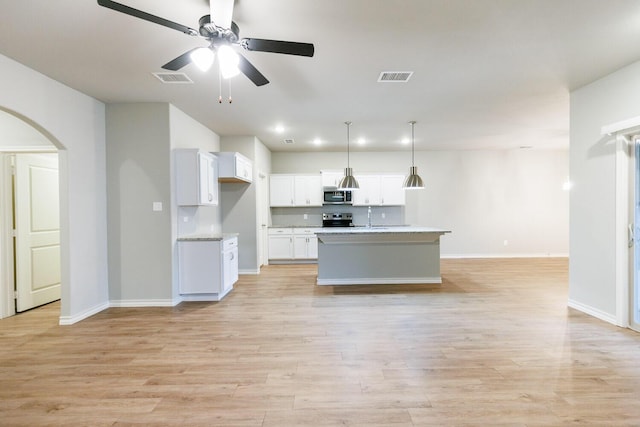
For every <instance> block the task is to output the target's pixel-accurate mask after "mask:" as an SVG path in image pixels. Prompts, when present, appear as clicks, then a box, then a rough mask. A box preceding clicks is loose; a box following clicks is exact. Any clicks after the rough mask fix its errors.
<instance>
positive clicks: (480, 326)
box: [0, 259, 640, 427]
mask: <svg viewBox="0 0 640 427" xmlns="http://www.w3.org/2000/svg"><path fill="white" fill-rule="evenodd" d="M442 273H443V278H444V284H443V285H442V286H439V285H406V286H381V285H376V286H357V287H356V286H354V287H318V286H315V284H314V283H315V276H316V267H315V266H313V265H311V266H269V267H266V268H264V269H263V272H262V274H260V275H259V276H242V277H241V279H240V281H239V282H238V283H237V285H236V289H235V290H234V291H233V292H232V293H231V294H230V295H229V296H228V297H227V298H226V299H225V300H223V301H222V302H220V303H183V304H180V305H179V306H177V307H174V308H136V309H132V308H113V309H109V310H106V311H104V312H102V313H99V314H97V315H95V316H93V317H91V318H89V319H87V320H84V321H82V322H80V323H78V324H76V325H72V326H58V325H57V320H58V314H59V306H58V305H57V304H52V305H49V306H46V307H43V308H40V309H37V310H34V311H31V312H27V313H24V314H21V315H18V316H14V317H12V318H8V319H4V320H1V321H0V381H1V383H0V384H1V386H0V425H2V426H42V425H48V426H49V425H51V426H63V425H64V426H81V425H82V426H113V425H116V426H126V425H175V426H177V425H180V426H278V427H283V426H456V425H457V426H559V425H595V426H623V425H625V426H626V425H628V426H638V425H640V334H637V333H635V332H632V331H629V330H625V329H620V328H617V327H614V326H612V325H609V324H607V323H604V322H602V321H599V320H597V319H593V318H590V317H588V316H586V315H583V314H581V313H579V312H576V311H573V310H571V309H568V308H567V282H568V277H567V276H568V275H567V260H566V259H540V260H517V259H516V260H514V259H508V260H444V261H443V262H442Z"/></svg>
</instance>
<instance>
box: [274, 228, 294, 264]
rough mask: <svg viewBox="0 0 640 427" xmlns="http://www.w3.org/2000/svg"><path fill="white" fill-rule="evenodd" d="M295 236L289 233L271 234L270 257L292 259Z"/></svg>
mask: <svg viewBox="0 0 640 427" xmlns="http://www.w3.org/2000/svg"><path fill="white" fill-rule="evenodd" d="M292 258H293V237H292V236H291V235H290V234H289V235H271V236H269V259H292Z"/></svg>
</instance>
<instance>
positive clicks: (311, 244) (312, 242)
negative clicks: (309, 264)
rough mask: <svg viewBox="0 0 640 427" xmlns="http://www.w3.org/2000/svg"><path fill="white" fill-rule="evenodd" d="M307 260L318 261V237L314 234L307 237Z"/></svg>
mask: <svg viewBox="0 0 640 427" xmlns="http://www.w3.org/2000/svg"><path fill="white" fill-rule="evenodd" d="M308 239H309V240H308V242H307V258H309V259H318V237H317V236H316V235H315V234H314V235H313V236H309V237H308Z"/></svg>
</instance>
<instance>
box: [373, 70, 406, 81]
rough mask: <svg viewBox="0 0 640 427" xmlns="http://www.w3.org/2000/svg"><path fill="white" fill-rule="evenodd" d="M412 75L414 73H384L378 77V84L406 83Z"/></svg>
mask: <svg viewBox="0 0 640 427" xmlns="http://www.w3.org/2000/svg"><path fill="white" fill-rule="evenodd" d="M412 75H413V71H383V72H381V73H380V76H379V77H378V82H385V83H386V82H391V83H406V82H408V81H409V79H410V78H411V76H412Z"/></svg>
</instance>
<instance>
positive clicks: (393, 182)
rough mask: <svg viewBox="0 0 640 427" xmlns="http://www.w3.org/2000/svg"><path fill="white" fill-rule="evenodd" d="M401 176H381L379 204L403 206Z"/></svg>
mask: <svg viewBox="0 0 640 427" xmlns="http://www.w3.org/2000/svg"><path fill="white" fill-rule="evenodd" d="M403 185H404V176H403V175H382V176H381V177H380V204H381V205H385V206H402V205H404V204H405V197H404V191H405V190H404V187H403Z"/></svg>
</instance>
